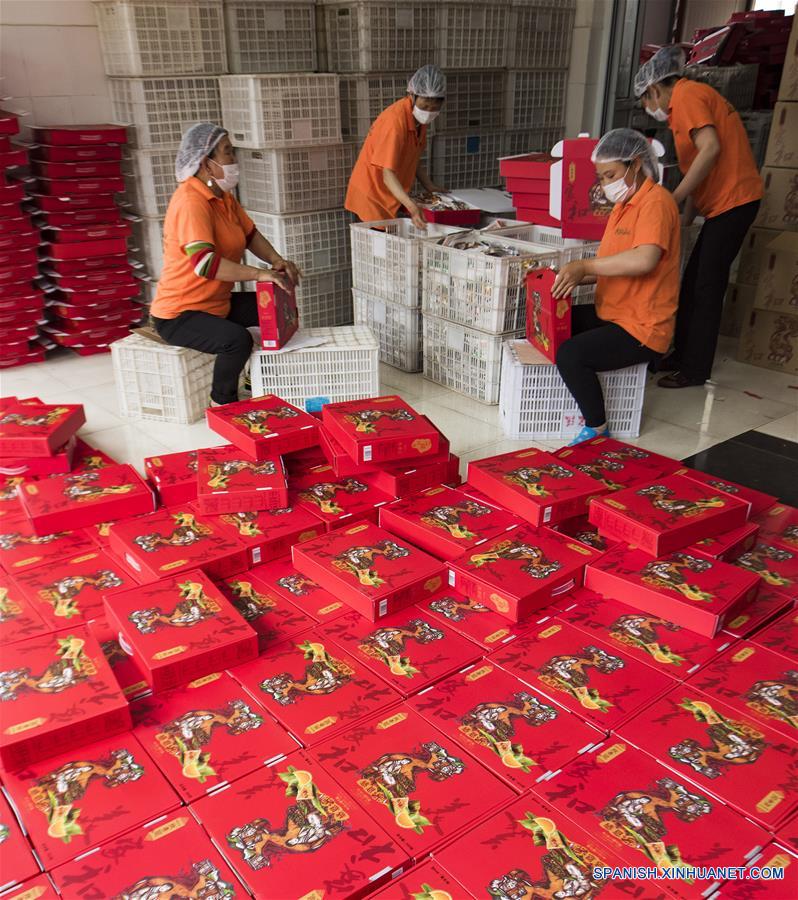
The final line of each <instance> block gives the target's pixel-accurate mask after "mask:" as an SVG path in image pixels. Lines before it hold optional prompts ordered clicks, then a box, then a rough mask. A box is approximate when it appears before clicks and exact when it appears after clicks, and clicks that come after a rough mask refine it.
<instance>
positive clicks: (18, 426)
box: [0, 403, 86, 458]
mask: <svg viewBox="0 0 798 900" xmlns="http://www.w3.org/2000/svg"><path fill="white" fill-rule="evenodd" d="M85 422H86V414H85V412H84V411H83V407H82V406H78V405H74V404H64V405H63V406H53V405H48V404H45V403H42V404H40V405H37V406H31V405H29V404H22V403H17V404H12V405H10V406H8V407H6V409H4V410H3V414H2V416H0V456H2V457H12V458H15V457H19V456H30V457H40V456H53V455H54V454H55V453H57V452H58V451H59V449H60V448H61V447H63V445H64V444H65V443H66V442H67V441H68V440H69V439H70V438H71V437H72V436H73V435H74V434H75V432H76V431H77V430H78V429H79V428H80V427H81V425H83V424H84V423H85Z"/></svg>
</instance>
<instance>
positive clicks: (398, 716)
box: [315, 705, 513, 860]
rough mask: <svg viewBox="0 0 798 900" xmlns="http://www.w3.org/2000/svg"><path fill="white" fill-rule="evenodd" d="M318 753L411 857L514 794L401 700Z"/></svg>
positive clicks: (329, 743) (427, 852) (424, 854)
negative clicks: (393, 708)
mask: <svg viewBox="0 0 798 900" xmlns="http://www.w3.org/2000/svg"><path fill="white" fill-rule="evenodd" d="M315 755H316V757H317V758H318V759H319V760H320V761H321V763H322V765H323V766H325V767H326V768H327V770H328V771H329V772H330V774H331V775H333V777H334V778H335V779H336V780H337V781H338V782H339V783H340V784H341V785H342V786H343V787H344V788H345V789H346V790H347V791H349V793H350V794H351V795H352V796H353V797H354V798H355V799H356V800H357V802H358V803H359V804H360V805H361V806H362V807H363V808H364V809H365V811H366V812H367V813H368V815H369V816H370V817H371V818H372V819H373V820H374V821H376V822H377V824H378V825H380V826H381V827H382V828H384V829H385V830H386V831H387V832H388V834H389V836H390V837H391V838H392V839H393V840H394V841H396V842H397V843H398V844H399V845H400V846H402V847H403V848H404V849H405V850H406V851H407V852H408V853H409V854H410V855H411V856H412V857H413V858H414V859H416V860H420V859H422V858H423V857H424V856H426V855H427V854H429V852H430V851H432V850H435V849H436V848H437V847H439V846H440V845H441V844H442V843H443V842H444V841H446V840H448V839H450V838H452V837H454V836H455V835H457V834H458V833H460V832H461V831H463V830H465V829H466V828H467V827H468V826H470V825H471V824H472V823H474V822H477V821H480V820H482V819H484V818H485V817H486V816H487V815H489V814H490V813H491V812H492V811H493V810H494V809H496V808H497V807H498V806H501V805H502V804H504V803H507V802H508V801H509V800H510V799H511V798H512V797H513V792H512V790H511V789H510V788H509V787H507V786H506V785H505V784H503V783H502V782H501V781H500V780H499V779H498V778H497V777H496V776H495V775H493V774H492V773H490V772H489V771H488V770H487V769H485V768H483V766H482V765H481V764H480V763H478V762H477V761H476V760H475V759H474V758H473V757H472V756H470V755H469V754H468V753H467V752H465V751H464V750H462V749H461V748H460V747H459V746H458V745H457V744H456V743H455V742H454V741H452V740H451V739H450V738H448V737H446V735H444V734H443V733H442V732H440V731H438V729H437V728H435V727H434V726H433V725H431V724H430V723H429V722H427V721H426V720H425V719H424V718H422V717H421V716H420V715H418V713H416V712H414V711H413V710H411V709H410V708H409V707H407V706H405V705H402V706H399V707H397V708H396V709H395V710H394V711H393V713H392V714H391V713H387V712H386V713H385V714H384V715H382V716H376V717H374V718H372V719H370V720H369V721H368V722H365V723H363V724H361V725H359V726H355V727H354V728H352V729H351V730H349V731H347V732H344V733H343V734H341V735H339V736H338V737H334V738H331V739H330V740H329V741H327V742H326V743H324V744H322V745H321V746H320V747H318V748H317V750H316V753H315Z"/></svg>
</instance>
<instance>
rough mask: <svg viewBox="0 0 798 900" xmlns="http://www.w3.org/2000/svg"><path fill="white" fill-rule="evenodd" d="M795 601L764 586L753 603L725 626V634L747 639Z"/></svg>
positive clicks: (736, 614)
mask: <svg viewBox="0 0 798 900" xmlns="http://www.w3.org/2000/svg"><path fill="white" fill-rule="evenodd" d="M792 603H793V601H791V600H790V598H789V597H788V596H787V594H782V593H781V592H780V591H778V590H776V589H775V588H771V587H768V585H766V584H763V585H762V587H760V589H759V593H758V594H757V595H756V599H755V600H754V601H753V603H750V604H749V605H748V606H747V607H745V609H740V610H738V611H737V612H736V613H734V615H733V616H732V618H730V619H729V620H728V621H727V622H726V624H725V625H724V626H723V634H726V635H732V636H733V637H737V638H747V637H749V636H750V635H752V634H754V633H755V632H756V631H758V630H759V629H760V628H761V627H762V625H764V624H765V623H766V622H769V621H771V619H775V618H776V617H777V616H778V615H780V614H781V613H783V612H784V611H785V610H786V609H787V608H788V607H791V606H792Z"/></svg>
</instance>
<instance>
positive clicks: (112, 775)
mask: <svg viewBox="0 0 798 900" xmlns="http://www.w3.org/2000/svg"><path fill="white" fill-rule="evenodd" d="M144 771H145V769H144V766H143V765H141V764H140V763H138V762H136V760H135V759H134V758H133V754H132V753H131V752H130V751H129V750H127V749H126V748H124V747H120V748H119V749H118V750H114V751H112V752H111V754H110V755H109V756H106V757H104V758H103V759H89V760H83V759H77V760H74V761H73V762H68V763H64V765H62V766H59V767H58V768H57V769H55V770H54V771H52V772H49V773H48V774H47V775H44V776H43V777H42V778H38V779H37V780H36V783H35V784H34V785H33V786H32V787H31V788H29V789H28V796H29V797H30V799H31V802H32V803H33V805H34V806H35V807H36V809H38V810H39V812H40V813H42V814H43V815H44V816H46V817H47V822H48V825H47V834H48V836H49V837H51V838H56V839H57V840H61V841H63V842H64V843H65V844H69V843H70V842H71V841H72V838H73V837H75V836H76V835H81V834H83V828H82V827H81V824H80V822H79V821H78V819H79V817H80V809H76V808H75V804H76V803H77V802H78V801H79V800H82V799H83V797H84V796H85V794H86V791H88V789H89V787H90V786H91V785H92V784H94V782H99V783H101V784H102V785H103V787H104V788H105V789H106V790H108V789H111V788H115V787H119V786H120V785H124V784H130V783H131V782H133V781H138V780H139V779H140V778H141V777H142V775H144Z"/></svg>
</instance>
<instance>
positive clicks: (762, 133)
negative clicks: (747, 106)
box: [740, 109, 773, 169]
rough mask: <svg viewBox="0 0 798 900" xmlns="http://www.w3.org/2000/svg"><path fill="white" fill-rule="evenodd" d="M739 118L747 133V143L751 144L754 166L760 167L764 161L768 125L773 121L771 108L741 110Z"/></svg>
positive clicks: (768, 132) (768, 134)
mask: <svg viewBox="0 0 798 900" xmlns="http://www.w3.org/2000/svg"><path fill="white" fill-rule="evenodd" d="M740 118H741V119H742V121H743V128H745V133H746V134H747V135H748V143H749V144H750V145H751V152H752V153H753V154H754V162H755V163H756V167H757V168H758V169H760V168H762V166H763V165H764V162H765V152H766V151H767V146H768V138H769V137H770V126H771V123H772V121H773V110H771V109H757V110H753V111H750V112H742V113H740Z"/></svg>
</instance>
